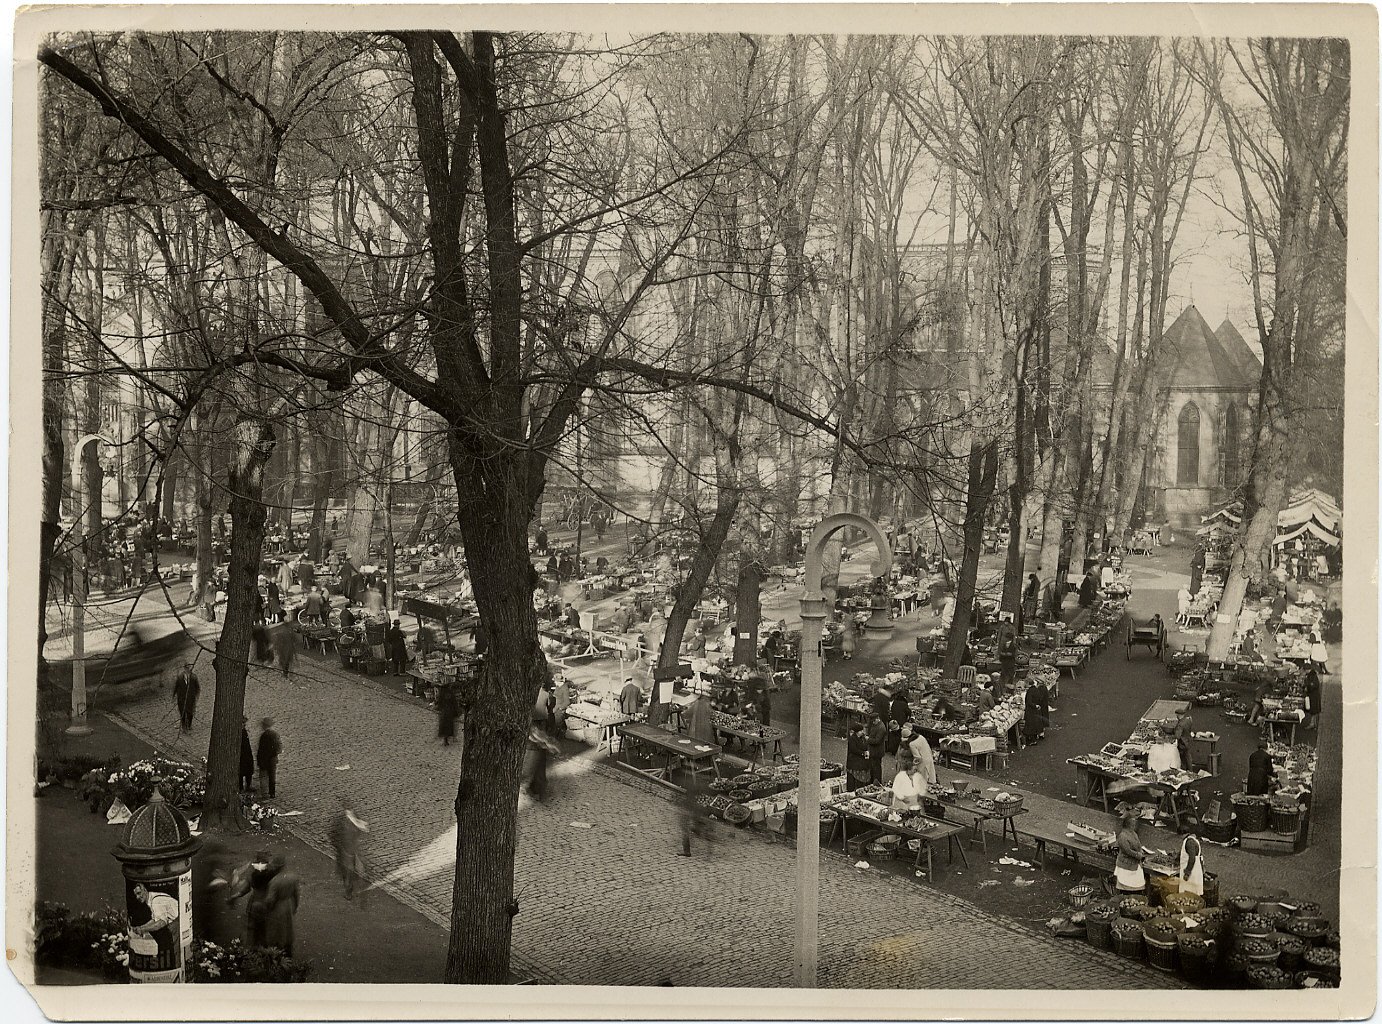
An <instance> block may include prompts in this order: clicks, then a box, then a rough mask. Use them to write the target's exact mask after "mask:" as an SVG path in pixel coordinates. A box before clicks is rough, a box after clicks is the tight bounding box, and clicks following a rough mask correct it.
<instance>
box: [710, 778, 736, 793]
mask: <svg viewBox="0 0 1382 1024" xmlns="http://www.w3.org/2000/svg"><path fill="white" fill-rule="evenodd" d="M738 788H739V787H738V786H736V785H735V784H734V780H733V779H714V780H712V781H711V783H710V791H711V792H712V793H728V792H729V791H730V790H732V789H738Z"/></svg>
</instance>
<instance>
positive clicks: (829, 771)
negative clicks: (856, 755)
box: [821, 761, 845, 779]
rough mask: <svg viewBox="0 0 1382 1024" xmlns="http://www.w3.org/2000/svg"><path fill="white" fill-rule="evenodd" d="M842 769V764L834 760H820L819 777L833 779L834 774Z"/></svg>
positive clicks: (839, 772) (843, 768)
mask: <svg viewBox="0 0 1382 1024" xmlns="http://www.w3.org/2000/svg"><path fill="white" fill-rule="evenodd" d="M844 770H845V766H844V765H842V764H836V763H835V762H834V761H822V762H821V778H823V779H833V778H834V777H835V776H836V775H839V774H841V773H842V772H843V771H844Z"/></svg>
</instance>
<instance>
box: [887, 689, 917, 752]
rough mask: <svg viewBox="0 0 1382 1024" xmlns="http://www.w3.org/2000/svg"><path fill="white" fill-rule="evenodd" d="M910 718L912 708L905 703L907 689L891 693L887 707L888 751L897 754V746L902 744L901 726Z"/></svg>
mask: <svg viewBox="0 0 1382 1024" xmlns="http://www.w3.org/2000/svg"><path fill="white" fill-rule="evenodd" d="M911 720H912V708H911V706H910V705H909V704H908V703H907V691H906V690H903V689H899V690H898V691H897V692H896V693H895V694H893V700H892V704H891V705H890V706H889V708H888V753H889V754H892V755H893V756H894V757H896V756H897V748H898V747H899V746H900V745H901V744H902V727H903V726H904V725H906V724H907V723H908V722H910V721H911Z"/></svg>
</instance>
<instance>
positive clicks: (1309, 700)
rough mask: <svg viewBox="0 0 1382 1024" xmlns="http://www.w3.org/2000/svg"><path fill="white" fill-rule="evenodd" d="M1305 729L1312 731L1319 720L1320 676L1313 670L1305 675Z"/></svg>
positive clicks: (1303, 682) (1303, 683)
mask: <svg viewBox="0 0 1382 1024" xmlns="http://www.w3.org/2000/svg"><path fill="white" fill-rule="evenodd" d="M1302 685H1303V686H1304V688H1305V727H1306V728H1307V729H1313V728H1315V726H1316V725H1317V724H1318V723H1319V720H1320V675H1319V673H1318V672H1316V671H1315V670H1314V669H1313V668H1312V669H1310V671H1308V672H1306V673H1305V679H1304V680H1303V681H1302Z"/></svg>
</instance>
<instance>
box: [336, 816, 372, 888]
mask: <svg viewBox="0 0 1382 1024" xmlns="http://www.w3.org/2000/svg"><path fill="white" fill-rule="evenodd" d="M368 834H369V822H367V821H365V820H363V819H361V818H359V817H357V816H356V814H355V804H354V801H352V800H351V799H350V798H349V797H346V798H344V799H343V800H342V801H341V811H340V813H339V814H337V815H336V820H335V821H334V822H332V824H331V846H332V847H333V848H334V849H335V851H336V873H337V874H338V875H340V877H341V884H342V885H344V886H345V897H346V899H348V900H353V899H354V898H355V892H356V890H357V889H359V888H360V885H361V883H362V882H363V881H364V877H365V858H364V855H363V854H362V853H361V851H360V848H361V846H362V845H363V843H364V837H365V836H366V835H368Z"/></svg>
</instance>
